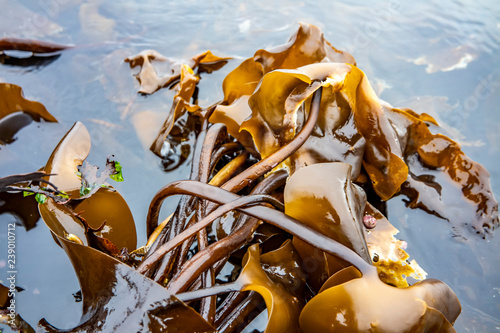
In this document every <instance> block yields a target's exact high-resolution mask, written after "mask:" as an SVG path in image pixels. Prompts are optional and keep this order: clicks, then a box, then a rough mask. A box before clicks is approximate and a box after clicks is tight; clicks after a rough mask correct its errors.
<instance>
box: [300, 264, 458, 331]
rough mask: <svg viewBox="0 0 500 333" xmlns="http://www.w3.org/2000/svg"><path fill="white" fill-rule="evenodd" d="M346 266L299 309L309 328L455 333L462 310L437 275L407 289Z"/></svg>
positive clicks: (303, 329) (302, 323)
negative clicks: (456, 320) (456, 321)
mask: <svg viewBox="0 0 500 333" xmlns="http://www.w3.org/2000/svg"><path fill="white" fill-rule="evenodd" d="M353 270H355V269H354V268H351V267H350V268H346V269H345V270H343V271H340V272H338V273H337V274H336V275H338V276H335V275H334V276H332V277H331V278H330V280H329V281H327V286H325V288H322V292H320V293H319V294H318V295H316V296H315V297H314V298H313V299H311V300H310V301H309V302H308V303H307V304H306V306H305V307H304V309H303V310H302V312H301V314H300V327H301V329H302V331H303V332H304V333H308V332H394V333H396V332H455V330H454V329H453V326H452V324H453V322H454V321H455V319H456V318H457V317H458V315H459V314H460V311H461V307H460V303H459V301H458V299H457V297H456V295H455V294H454V293H453V291H452V290H451V289H450V287H448V286H447V285H446V284H445V283H443V282H441V281H438V280H425V281H423V282H420V283H417V284H415V285H413V286H411V287H408V288H396V287H392V286H389V285H387V284H385V283H383V282H382V281H380V279H379V278H378V276H377V275H376V274H371V275H366V276H365V275H363V276H362V277H360V275H358V274H357V273H355V272H353Z"/></svg>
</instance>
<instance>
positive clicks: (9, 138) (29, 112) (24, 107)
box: [0, 83, 57, 145]
mask: <svg viewBox="0 0 500 333" xmlns="http://www.w3.org/2000/svg"><path fill="white" fill-rule="evenodd" d="M41 119H43V120H45V121H48V122H57V119H56V118H54V116H52V115H51V114H50V113H49V112H48V111H47V109H46V108H45V106H44V105H43V104H41V103H39V102H35V101H30V100H27V99H25V98H24V96H23V90H22V88H21V87H19V86H17V85H15V84H10V83H0V145H2V144H8V143H11V142H13V141H14V140H15V138H14V135H15V134H16V133H17V132H18V131H19V130H20V129H21V128H23V127H25V126H27V125H29V124H30V123H31V122H32V121H33V120H35V121H40V120H41Z"/></svg>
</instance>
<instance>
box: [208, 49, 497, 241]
mask: <svg viewBox="0 0 500 333" xmlns="http://www.w3.org/2000/svg"><path fill="white" fill-rule="evenodd" d="M290 52H291V51H290ZM263 54H266V53H263ZM262 57H264V55H262ZM273 59H274V58H272V59H271V60H273ZM271 60H270V61H271ZM261 61H263V62H265V60H261ZM315 61H316V58H314V57H313V58H312V60H311V62H312V63H313V64H310V65H306V66H303V67H299V68H297V69H275V70H274V71H271V72H269V73H267V74H265V75H264V76H263V77H262V78H261V79H260V82H258V83H256V82H255V81H254V80H255V78H256V77H257V76H258V73H260V71H258V70H256V69H255V68H254V67H248V66H249V65H248V64H249V63H251V61H250V60H246V62H244V63H242V64H241V65H240V66H241V68H236V69H235V70H234V71H233V72H232V73H238V72H239V71H243V72H247V71H249V72H251V73H253V76H252V75H248V74H247V76H248V77H249V81H248V82H246V85H245V83H244V82H241V81H240V80H241V78H240V79H239V80H238V81H236V82H232V81H233V80H232V76H231V74H232V73H230V75H228V77H227V78H226V81H228V82H226V81H225V82H224V84H225V87H233V86H239V87H246V88H245V89H247V90H246V91H245V93H246V94H249V95H250V94H251V95H250V96H248V95H244V96H243V95H242V94H240V93H233V94H231V92H227V93H226V91H225V96H233V95H235V94H236V96H238V94H240V95H242V96H241V97H239V99H235V100H234V101H233V103H232V104H230V105H228V106H220V107H217V108H216V110H215V112H214V114H213V115H212V117H211V118H210V119H211V121H213V122H223V123H225V124H226V125H227V126H228V131H229V133H230V134H231V135H233V136H234V137H235V138H236V139H237V140H238V141H239V142H240V143H241V144H243V145H244V146H245V147H246V148H247V149H248V150H249V151H251V152H253V153H254V154H258V156H260V157H261V158H266V157H267V156H269V155H270V154H272V153H274V152H275V151H277V150H278V149H280V147H282V146H285V145H286V144H287V143H289V142H290V140H291V139H292V138H294V136H295V133H296V132H297V131H298V130H300V128H301V126H302V124H303V123H304V119H305V118H306V116H307V114H308V113H309V112H310V111H309V108H308V106H309V103H307V102H306V103H304V101H307V100H309V99H310V98H311V96H312V94H313V93H314V92H315V91H316V90H317V89H319V87H322V88H323V97H322V100H321V112H320V115H319V116H318V121H317V123H316V126H315V128H314V132H313V134H312V135H311V136H309V138H308V139H307V141H306V143H305V144H304V145H303V146H302V147H301V148H300V149H299V150H298V151H297V152H296V153H295V154H293V155H292V156H291V157H290V158H289V159H288V160H286V161H285V163H284V164H283V165H281V166H280V167H285V168H287V169H289V170H290V172H291V173H293V172H294V171H295V170H297V169H298V168H300V167H302V166H305V165H311V164H314V163H325V162H345V163H348V164H350V165H351V166H352V167H353V168H352V177H353V179H356V178H357V177H358V176H360V174H361V171H363V172H364V173H366V174H367V175H368V177H369V179H370V182H371V184H372V187H373V189H374V190H375V192H376V194H377V195H378V196H379V197H380V198H381V199H382V200H384V201H385V200H388V199H390V198H391V197H393V196H395V195H397V194H400V193H405V194H407V195H408V196H409V197H410V203H409V206H411V207H413V208H424V209H426V210H427V211H431V212H434V213H436V214H437V215H438V216H441V217H444V218H447V219H448V220H449V221H450V223H452V224H453V225H454V227H456V229H458V230H459V229H460V228H459V227H460V226H464V225H472V226H473V229H474V231H475V232H477V233H479V234H481V235H484V233H485V232H490V231H492V230H493V229H494V228H495V227H496V226H498V223H499V222H498V203H497V202H496V200H495V198H494V197H493V195H492V191H491V185H490V182H489V174H488V173H487V172H486V171H485V170H484V168H483V167H482V166H480V165H479V164H477V163H475V162H473V161H471V160H470V159H469V158H467V157H466V156H465V154H464V153H463V152H462V151H461V150H460V147H459V146H458V144H456V143H455V142H453V141H452V140H450V139H449V138H447V137H445V136H444V135H442V134H432V132H431V131H430V130H429V129H428V126H436V122H435V120H434V119H432V118H431V117H430V116H427V115H422V116H419V115H417V114H416V113H415V112H413V111H411V110H402V109H394V108H391V107H389V106H388V105H387V103H385V102H382V101H380V100H379V99H378V97H377V96H376V95H375V93H374V91H373V89H372V88H371V86H370V84H369V82H368V80H367V78H366V76H365V75H364V73H363V72H362V71H361V70H359V69H358V68H357V67H355V66H353V65H352V64H341V63H314V62H315ZM272 63H273V62H272ZM272 68H275V67H272ZM234 75H235V74H234ZM229 80H232V81H229ZM249 86H252V87H253V88H254V89H255V91H253V92H250V91H251V90H252V89H250V88H248V87H249ZM228 89H229V88H228ZM232 91H235V88H232ZM228 98H231V97H228ZM450 152H452V153H451V156H450V157H448V155H447V154H448V153H450ZM422 167H423V168H425V171H426V172H428V173H429V174H430V177H434V176H432V174H433V173H438V174H439V176H440V177H445V181H446V182H451V183H457V185H458V186H454V189H455V190H454V191H453V187H451V186H449V187H448V190H449V192H450V193H449V194H448V196H449V197H450V198H453V200H455V198H456V197H457V196H459V197H460V198H461V200H462V201H463V202H464V203H467V205H468V206H471V209H470V213H468V214H466V216H464V217H462V218H459V220H458V221H457V222H456V223H455V221H454V220H455V219H454V218H451V216H450V215H451V214H449V213H447V212H446V209H445V205H436V203H433V202H432V199H430V198H429V199H426V198H425V196H424V195H422V198H421V199H419V196H418V193H421V192H422V190H423V189H425V188H428V187H429V182H428V181H424V180H422V179H423V178H425V177H426V176H423V178H422V179H419V178H418V177H419V175H418V173H420V171H419V170H421V169H422ZM427 170H429V171H427ZM443 174H444V175H443ZM427 178H429V177H427ZM429 190H430V191H435V192H436V194H437V197H441V199H440V200H439V202H443V201H445V200H446V198H444V197H443V196H442V195H441V194H439V193H438V192H439V190H436V186H435V185H431V186H430V188H429ZM447 192H448V191H447ZM453 192H454V193H453ZM474 212H475V214H474ZM464 218H467V219H468V220H467V221H464V220H463V219H464Z"/></svg>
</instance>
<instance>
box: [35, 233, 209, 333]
mask: <svg viewBox="0 0 500 333" xmlns="http://www.w3.org/2000/svg"><path fill="white" fill-rule="evenodd" d="M57 239H58V240H59V242H60V244H61V246H62V247H63V248H64V250H65V251H66V253H67V255H68V256H69V258H70V259H71V262H72V264H73V267H74V268H75V271H76V273H77V276H78V280H79V282H80V287H81V290H82V295H83V315H82V319H81V322H80V323H79V324H78V326H76V327H74V328H71V329H63V330H59V329H56V328H54V327H53V326H51V325H50V324H49V323H48V322H47V321H46V320H45V319H42V320H41V321H40V323H39V327H38V328H39V331H45V332H95V331H99V332H214V328H213V327H212V326H211V325H210V324H208V323H207V322H206V321H205V320H203V318H201V317H200V315H199V314H198V313H197V312H196V311H194V310H193V309H192V308H190V307H188V306H186V305H185V304H184V303H182V302H181V301H179V300H178V299H177V298H175V296H173V295H172V294H170V293H169V292H168V291H167V290H166V289H165V288H163V287H162V286H160V285H159V284H157V283H156V282H154V281H152V280H150V279H148V278H146V277H145V276H143V275H141V274H139V273H137V272H136V271H135V270H134V269H133V268H131V267H129V266H127V265H125V264H123V263H121V262H120V261H118V260H116V259H114V258H112V257H110V256H108V255H106V254H103V253H102V252H100V251H97V250H95V249H93V248H91V247H88V246H84V245H80V244H77V243H74V242H72V241H69V240H67V239H65V238H63V237H60V236H57Z"/></svg>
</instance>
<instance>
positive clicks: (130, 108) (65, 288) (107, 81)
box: [0, 0, 500, 332]
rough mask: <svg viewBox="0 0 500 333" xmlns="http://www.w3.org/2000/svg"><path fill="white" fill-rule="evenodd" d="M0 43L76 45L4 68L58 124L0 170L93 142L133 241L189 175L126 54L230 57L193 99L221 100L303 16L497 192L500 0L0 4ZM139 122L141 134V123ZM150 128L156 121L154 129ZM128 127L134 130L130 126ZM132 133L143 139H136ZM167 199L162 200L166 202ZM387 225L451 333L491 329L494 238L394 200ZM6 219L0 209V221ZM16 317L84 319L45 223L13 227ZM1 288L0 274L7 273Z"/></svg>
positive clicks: (166, 100)
mask: <svg viewBox="0 0 500 333" xmlns="http://www.w3.org/2000/svg"><path fill="white" fill-rule="evenodd" d="M0 8H1V10H0V37H26V38H35V39H42V40H46V41H52V42H58V43H63V44H72V45H75V46H76V47H75V48H74V49H71V50H68V51H65V52H63V53H62V55H61V56H60V57H59V58H58V59H56V60H55V61H53V62H52V63H50V64H48V65H46V66H40V67H19V66H8V65H0V82H8V83H13V84H17V85H19V86H21V87H22V88H23V90H24V94H25V97H26V98H28V99H31V100H36V101H39V102H41V103H43V104H44V105H45V106H46V108H47V109H48V110H49V112H51V114H52V115H54V116H55V117H56V118H57V119H58V120H59V123H31V124H30V125H29V126H27V127H25V128H23V129H22V130H21V131H20V132H19V133H18V134H17V140H16V141H15V142H13V143H12V144H10V145H8V146H2V147H1V149H0V176H6V175H9V174H14V173H24V172H31V171H35V170H37V169H39V168H40V167H42V166H43V165H44V164H45V162H46V161H47V159H48V157H49V156H50V153H51V152H52V150H53V149H54V147H55V146H56V145H57V142H58V141H59V140H60V138H62V136H63V135H64V134H65V133H66V132H67V131H68V130H69V128H70V127H71V126H72V125H73V123H74V122H75V121H82V122H83V123H84V124H85V125H86V126H87V128H88V129H89V132H90V134H91V137H92V144H93V145H92V151H91V155H90V156H89V159H88V161H89V162H91V163H93V164H97V165H101V166H103V165H104V162H105V159H106V157H107V156H108V155H109V154H114V155H115V156H116V159H117V160H118V161H120V162H121V163H122V165H123V166H124V177H125V182H123V183H119V184H116V188H117V189H118V190H119V191H120V193H121V194H122V195H123V197H124V198H125V199H126V201H127V202H128V203H129V206H130V208H131V210H132V213H133V215H134V218H135V221H136V225H137V233H138V244H143V243H144V242H145V227H144V220H145V215H146V212H147V208H148V205H149V202H150V200H151V198H152V197H153V195H154V193H155V192H156V191H157V190H158V189H159V187H160V186H161V185H163V184H166V183H168V182H170V181H173V180H177V179H184V178H187V176H188V168H187V162H189V161H187V162H186V163H185V164H184V167H182V168H179V169H176V170H174V171H171V172H168V173H166V172H164V171H163V170H162V167H161V164H160V160H159V159H158V158H157V157H156V156H155V155H153V154H152V153H151V152H149V150H148V149H147V148H148V146H149V141H148V138H149V139H150V136H151V135H154V134H155V133H156V131H157V128H158V126H159V125H160V124H161V122H163V119H164V117H165V114H166V112H168V110H169V109H170V104H171V99H172V96H173V94H172V92H170V91H168V90H160V91H159V92H157V93H155V94H154V95H151V96H147V97H145V96H138V95H137V93H136V92H137V89H138V86H137V83H136V81H135V79H134V78H133V76H132V73H135V72H134V71H131V70H130V69H129V67H128V64H126V63H124V62H123V60H124V59H125V58H126V57H128V56H131V55H134V54H137V53H139V52H140V51H142V50H145V49H155V50H157V51H159V52H160V53H162V54H163V55H165V56H167V57H169V58H171V57H172V58H190V57H192V56H193V55H195V54H199V53H201V52H203V51H205V50H207V49H210V50H212V52H213V53H214V54H216V55H224V56H232V57H236V59H235V60H233V61H231V62H230V63H229V64H228V65H226V66H225V67H224V68H223V69H221V70H220V71H218V72H215V73H213V74H210V75H207V74H205V75H203V76H202V80H201V82H200V96H199V104H200V105H202V106H208V105H210V104H212V103H214V102H216V101H218V100H220V99H221V98H222V91H221V84H222V79H223V78H224V76H225V75H226V74H227V73H228V72H229V71H230V70H231V69H233V68H234V67H236V66H237V65H238V63H239V61H240V60H241V59H244V58H246V57H249V56H251V55H253V53H254V52H255V51H256V50H257V49H259V48H267V47H270V46H274V45H279V44H282V43H284V42H285V41H287V40H288V38H289V36H290V35H291V34H292V33H293V32H294V31H295V30H296V28H297V26H298V22H308V23H311V24H315V25H318V26H319V27H320V28H322V30H323V32H324V34H325V37H326V39H327V40H329V41H330V42H331V43H332V44H333V45H334V46H335V47H336V48H339V49H342V50H346V51H348V52H350V53H351V54H352V55H353V56H354V57H355V58H356V60H357V63H358V66H359V67H360V68H361V69H362V70H363V71H364V72H365V73H366V74H367V76H368V78H369V80H370V82H371V84H372V85H373V87H374V88H375V90H376V92H377V93H378V94H379V96H381V98H382V99H384V100H386V101H387V102H389V103H391V104H392V105H394V106H400V107H410V108H412V109H414V110H415V111H417V112H427V113H429V114H431V115H432V116H434V117H435V118H436V119H437V120H438V122H439V123H440V124H441V125H442V126H443V127H444V128H445V130H446V132H447V134H448V135H449V136H450V137H451V138H453V139H455V140H457V141H459V142H460V143H461V144H462V147H463V150H464V151H465V152H466V153H467V154H468V155H469V156H470V157H471V158H472V159H474V160H475V161H478V162H480V163H482V164H483V165H484V166H485V167H486V168H487V169H488V170H489V171H490V173H491V181H492V187H493V190H494V192H495V193H496V194H497V197H498V196H500V169H499V168H498V164H499V162H500V145H499V143H500V113H499V112H500V110H499V105H500V57H498V54H499V51H500V3H498V2H494V1H489V0H479V1H478V0H475V1H472V0H463V1H452V0H445V1H427V2H425V3H420V2H417V1H413V2H404V1H402V0H401V1H391V2H380V3H379V4H378V5H373V4H371V2H370V1H352V2H350V3H349V4H344V3H341V2H339V1H328V0H320V1H316V2H314V3H313V4H308V3H306V2H301V1H284V0H266V1H253V3H252V4H250V3H247V2H244V1H238V0H236V1H228V0H223V1H215V0H207V1H199V0H198V1H189V0H186V1H175V2H174V1H167V2H165V1H155V0H149V1H143V2H141V3H138V2H133V1H122V2H114V1H108V0H102V1H86V2H84V1H77V0H52V1H47V0H45V1H30V0H26V1H12V0H9V1H7V0H0ZM147 121H149V122H148V123H147V125H148V127H144V126H141V125H140V124H141V123H144V122H147ZM155 126H156V127H155ZM136 128H140V131H137V130H136ZM138 133H140V134H138ZM174 204H175V200H171V201H169V202H168V203H167V206H166V208H165V210H166V211H167V210H168V209H169V208H172V207H173V206H174ZM389 219H390V221H391V222H392V223H393V224H394V225H395V226H396V227H397V228H399V229H400V235H399V238H401V239H404V240H406V241H407V242H408V244H409V246H408V252H409V253H410V255H411V257H412V258H414V259H416V260H417V261H418V262H419V264H420V265H421V266H422V267H423V268H424V269H425V270H426V271H427V272H428V273H429V277H432V278H437V279H440V280H443V281H444V282H446V283H447V284H449V285H450V286H451V287H452V289H453V290H454V291H455V292H456V293H457V295H458V297H459V299H460V301H461V303H462V306H463V312H462V314H461V316H460V317H459V318H458V320H457V322H456V324H455V328H456V329H457V331H458V332H495V331H500V269H499V267H500V255H499V254H498V253H500V240H499V237H500V235H496V236H495V237H493V238H492V239H491V240H487V241H485V240H482V239H479V238H477V237H475V236H474V235H472V234H471V233H469V234H467V233H465V234H464V235H465V238H466V239H463V238H456V237H455V238H454V237H452V233H451V228H450V225H449V223H447V222H446V221H443V220H440V219H438V218H436V217H434V216H431V215H428V214H426V213H424V212H420V211H411V210H409V209H406V208H405V207H404V203H403V202H402V199H401V198H400V197H396V198H394V199H392V200H391V201H390V203H389ZM13 220H14V217H13V216H11V215H8V214H2V215H0V225H2V226H5V225H6V224H7V222H11V221H13ZM2 228H3V229H2V230H0V239H1V244H2V245H1V247H2V249H1V250H0V265H1V264H2V262H3V263H4V264H5V260H6V253H7V252H6V245H5V244H6V227H2ZM17 249H18V250H19V252H18V253H17V261H18V265H19V272H18V285H19V286H20V287H22V288H24V291H22V292H20V293H18V300H19V302H18V310H19V313H20V314H21V315H22V316H23V318H24V319H25V320H26V321H28V322H29V323H30V324H31V325H33V326H36V323H37V322H38V321H39V320H40V319H41V318H46V319H47V320H48V321H49V322H50V323H51V324H53V325H54V326H56V327H60V328H64V327H72V326H73V325H74V324H76V323H77V322H78V321H79V318H80V313H81V309H80V307H81V303H77V302H75V298H74V297H73V296H72V294H73V293H75V292H76V291H78V290H79V286H78V282H77V280H76V276H75V275H74V272H73V269H72V266H71V264H70V262H69V260H68V259H67V257H66V255H65V254H64V252H63V251H61V249H60V248H58V246H57V245H56V244H55V243H54V241H53V239H52V237H51V235H50V233H49V231H48V229H47V227H46V226H45V225H44V223H38V224H37V227H36V228H34V229H32V230H30V231H28V232H26V231H25V230H24V229H23V228H22V227H18V228H17ZM1 274H2V275H0V280H2V281H3V280H4V279H5V276H4V269H3V267H2V273H1Z"/></svg>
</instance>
